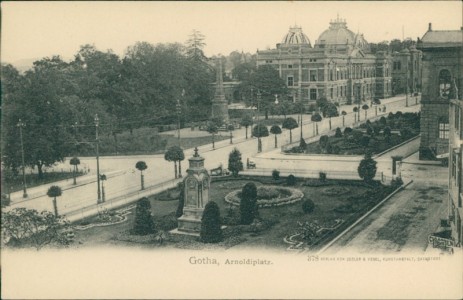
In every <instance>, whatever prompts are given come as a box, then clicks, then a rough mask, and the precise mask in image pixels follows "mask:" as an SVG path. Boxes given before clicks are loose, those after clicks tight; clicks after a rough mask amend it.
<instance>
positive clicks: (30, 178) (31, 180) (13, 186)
mask: <svg viewBox="0 0 463 300" xmlns="http://www.w3.org/2000/svg"><path fill="white" fill-rule="evenodd" d="M82 175H85V174H84V173H82V172H78V173H77V177H79V176H82ZM73 176H74V175H73V173H72V172H50V173H43V178H39V176H38V175H37V174H26V186H27V187H28V188H32V187H36V186H39V185H42V184H47V183H50V182H55V181H59V180H66V179H72V178H73ZM22 189H23V177H22V175H19V174H18V175H16V176H15V175H13V174H8V175H5V173H3V178H2V193H8V192H10V193H13V192H17V191H21V190H22Z"/></svg>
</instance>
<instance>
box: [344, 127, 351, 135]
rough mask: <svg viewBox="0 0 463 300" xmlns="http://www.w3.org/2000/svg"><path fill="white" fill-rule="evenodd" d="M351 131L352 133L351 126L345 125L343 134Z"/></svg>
mask: <svg viewBox="0 0 463 300" xmlns="http://www.w3.org/2000/svg"><path fill="white" fill-rule="evenodd" d="M351 133H352V128H350V127H346V128H345V129H344V135H348V134H351Z"/></svg>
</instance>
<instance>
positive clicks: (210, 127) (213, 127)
mask: <svg viewBox="0 0 463 300" xmlns="http://www.w3.org/2000/svg"><path fill="white" fill-rule="evenodd" d="M207 132H209V133H210V134H212V149H215V135H216V134H217V133H218V132H219V128H218V126H217V124H216V123H215V122H213V121H209V122H208V123H207Z"/></svg>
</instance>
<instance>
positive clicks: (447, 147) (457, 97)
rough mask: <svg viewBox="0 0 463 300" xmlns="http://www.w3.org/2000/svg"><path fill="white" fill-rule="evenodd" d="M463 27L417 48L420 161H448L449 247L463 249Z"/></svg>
mask: <svg viewBox="0 0 463 300" xmlns="http://www.w3.org/2000/svg"><path fill="white" fill-rule="evenodd" d="M462 47H463V27H462V28H460V30H438V31H434V30H432V25H431V23H430V24H429V28H428V31H427V32H426V33H425V34H424V36H423V38H422V39H421V40H419V41H418V48H419V49H421V50H422V51H423V78H422V82H423V92H422V98H421V144H420V159H436V158H444V157H448V161H449V189H448V195H449V205H448V208H449V210H448V220H449V225H450V229H451V231H450V236H449V238H450V239H449V240H444V242H445V243H446V245H447V246H459V247H461V246H462V242H463V228H462V223H461V219H462V218H463V204H462V202H463V188H462V187H463V176H462V172H463V164H462V155H463V115H462V113H463V100H462V89H463V76H462V75H463V74H462V73H463V51H462Z"/></svg>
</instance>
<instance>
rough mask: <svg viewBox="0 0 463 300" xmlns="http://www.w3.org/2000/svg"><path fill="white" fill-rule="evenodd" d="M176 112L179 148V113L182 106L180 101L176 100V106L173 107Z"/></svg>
mask: <svg viewBox="0 0 463 300" xmlns="http://www.w3.org/2000/svg"><path fill="white" fill-rule="evenodd" d="M175 108H176V110H177V132H178V146H179V147H180V113H181V112H182V106H181V105H180V99H177V104H176V105H175Z"/></svg>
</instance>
